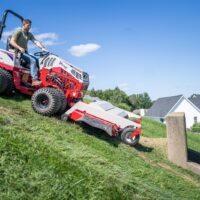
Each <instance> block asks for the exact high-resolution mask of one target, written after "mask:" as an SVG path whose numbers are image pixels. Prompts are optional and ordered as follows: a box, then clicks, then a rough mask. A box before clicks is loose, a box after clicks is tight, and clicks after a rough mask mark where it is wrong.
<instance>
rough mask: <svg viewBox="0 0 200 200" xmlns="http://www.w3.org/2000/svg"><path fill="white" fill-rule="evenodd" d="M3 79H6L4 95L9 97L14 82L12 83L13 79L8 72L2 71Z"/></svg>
mask: <svg viewBox="0 0 200 200" xmlns="http://www.w3.org/2000/svg"><path fill="white" fill-rule="evenodd" d="M4 74H5V77H6V84H7V87H6V89H5V94H6V95H11V94H12V92H13V90H14V82H13V77H12V74H11V73H10V72H8V71H6V70H5V71H4Z"/></svg>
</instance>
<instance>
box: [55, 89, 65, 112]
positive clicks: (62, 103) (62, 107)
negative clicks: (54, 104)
mask: <svg viewBox="0 0 200 200" xmlns="http://www.w3.org/2000/svg"><path fill="white" fill-rule="evenodd" d="M57 95H58V98H59V99H60V101H61V102H60V104H61V105H60V108H59V110H58V112H57V114H59V115H62V114H63V113H64V112H65V110H66V107H67V100H66V96H65V94H64V92H63V91H61V90H57Z"/></svg>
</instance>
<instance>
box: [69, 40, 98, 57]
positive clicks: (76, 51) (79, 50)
mask: <svg viewBox="0 0 200 200" xmlns="http://www.w3.org/2000/svg"><path fill="white" fill-rule="evenodd" d="M100 47H101V46H100V45H98V44H92V43H90V44H80V45H76V46H72V47H71V48H70V49H69V50H68V51H69V52H70V53H71V55H73V56H76V57H81V56H85V55H86V54H88V53H91V52H94V51H96V50H98V49H99V48H100Z"/></svg>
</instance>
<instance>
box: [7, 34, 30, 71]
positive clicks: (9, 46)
mask: <svg viewBox="0 0 200 200" xmlns="http://www.w3.org/2000/svg"><path fill="white" fill-rule="evenodd" d="M11 38H12V35H10V36H8V38H7V44H6V50H7V51H14V49H15V48H14V47H13V46H12V45H11V44H10V40H11ZM16 58H17V57H16ZM17 59H20V65H21V66H22V67H23V68H26V69H30V64H29V63H28V62H26V61H25V60H24V59H23V58H22V57H21V56H20V57H19V58H17Z"/></svg>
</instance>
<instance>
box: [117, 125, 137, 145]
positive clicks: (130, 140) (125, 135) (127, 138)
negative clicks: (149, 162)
mask: <svg viewBox="0 0 200 200" xmlns="http://www.w3.org/2000/svg"><path fill="white" fill-rule="evenodd" d="M134 131H135V129H134V128H125V129H124V130H123V131H122V133H121V139H122V141H123V142H124V143H125V144H128V145H130V146H135V145H136V144H137V143H138V142H139V140H140V135H136V136H135V137H133V138H130V135H131V134H132V133H133V132H134Z"/></svg>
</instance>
